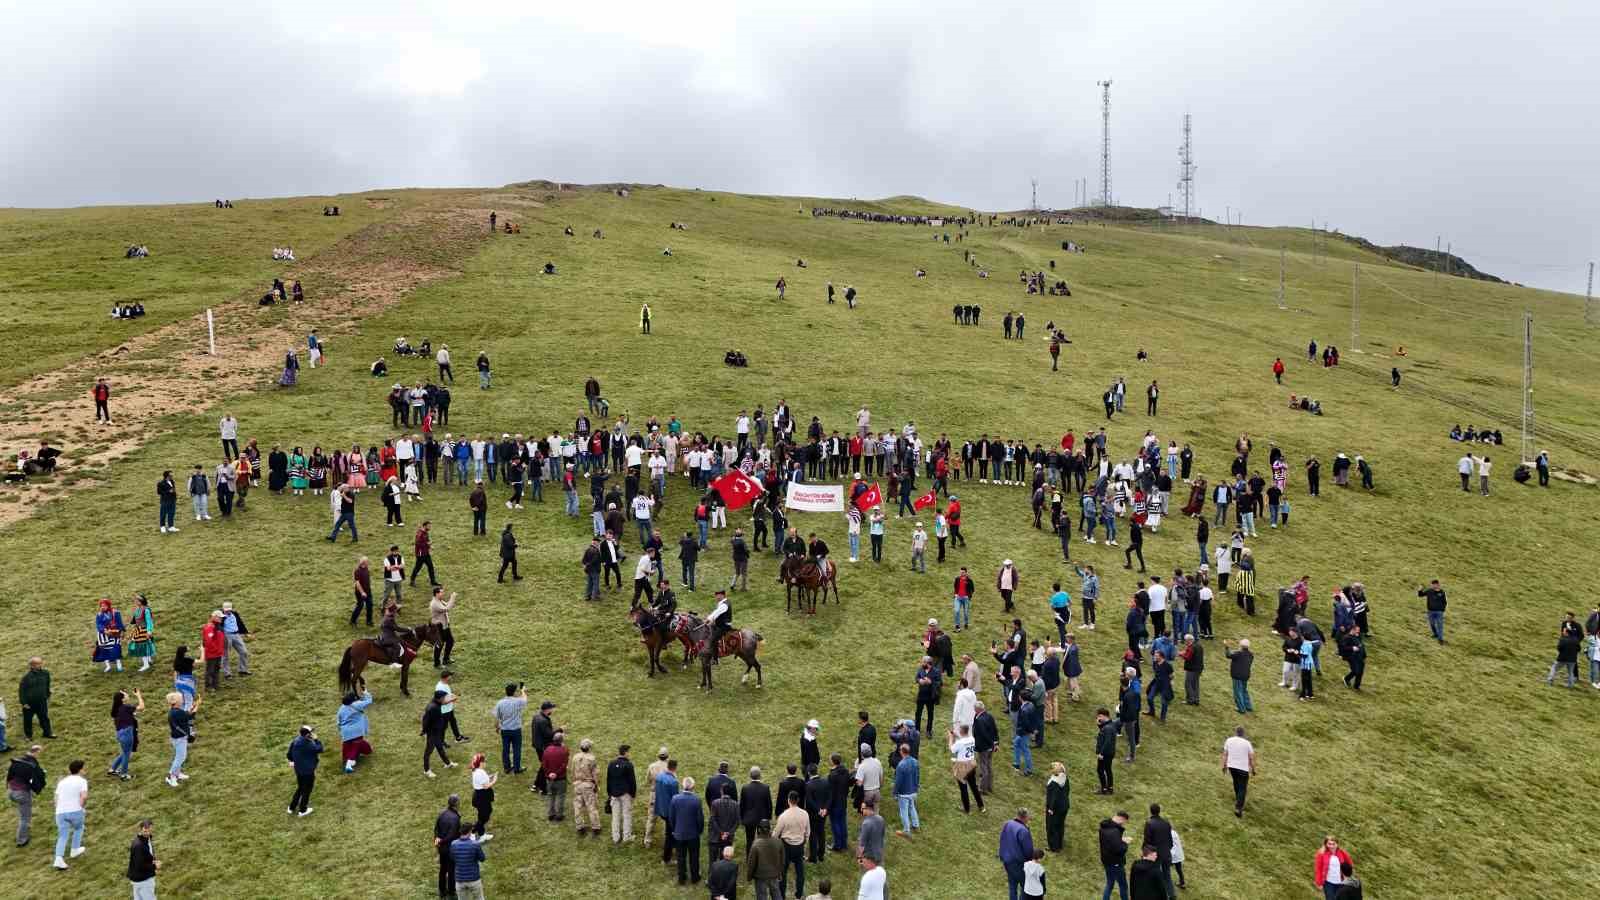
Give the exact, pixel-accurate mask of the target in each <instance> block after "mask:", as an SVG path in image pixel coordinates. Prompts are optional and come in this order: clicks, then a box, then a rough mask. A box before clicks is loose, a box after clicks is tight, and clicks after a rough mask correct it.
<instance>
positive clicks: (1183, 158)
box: [1178, 113, 1195, 222]
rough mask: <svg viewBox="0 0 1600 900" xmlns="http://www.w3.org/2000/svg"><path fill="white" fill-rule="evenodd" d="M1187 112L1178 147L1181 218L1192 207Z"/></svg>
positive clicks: (1190, 148) (1191, 172) (1186, 216)
mask: <svg viewBox="0 0 1600 900" xmlns="http://www.w3.org/2000/svg"><path fill="white" fill-rule="evenodd" d="M1189 120H1190V117H1189V114H1188V113H1184V114H1183V146H1181V147H1179V148H1178V194H1179V196H1181V197H1182V198H1183V219H1184V221H1186V222H1187V221H1188V220H1189V211H1190V210H1191V209H1192V208H1193V207H1194V170H1195V165H1194V147H1193V144H1192V143H1191V142H1190V133H1189Z"/></svg>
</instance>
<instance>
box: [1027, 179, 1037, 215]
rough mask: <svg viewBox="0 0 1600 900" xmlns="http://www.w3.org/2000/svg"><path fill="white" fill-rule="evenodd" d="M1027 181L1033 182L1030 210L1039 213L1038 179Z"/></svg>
mask: <svg viewBox="0 0 1600 900" xmlns="http://www.w3.org/2000/svg"><path fill="white" fill-rule="evenodd" d="M1029 181H1032V182H1033V206H1032V207H1030V208H1031V209H1032V210H1033V211H1034V212H1038V211H1039V179H1037V178H1030V179H1029Z"/></svg>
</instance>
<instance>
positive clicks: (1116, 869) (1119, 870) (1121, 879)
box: [1100, 863, 1128, 900]
mask: <svg viewBox="0 0 1600 900" xmlns="http://www.w3.org/2000/svg"><path fill="white" fill-rule="evenodd" d="M1112 885H1116V886H1117V896H1119V897H1121V898H1122V900H1128V872H1127V870H1126V869H1124V868H1123V866H1122V863H1113V864H1110V865H1107V866H1106V889H1105V892H1104V893H1102V894H1101V895H1100V900H1111V886H1112Z"/></svg>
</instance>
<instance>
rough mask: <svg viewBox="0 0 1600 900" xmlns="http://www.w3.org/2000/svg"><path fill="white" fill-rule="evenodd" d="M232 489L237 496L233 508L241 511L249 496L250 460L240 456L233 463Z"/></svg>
mask: <svg viewBox="0 0 1600 900" xmlns="http://www.w3.org/2000/svg"><path fill="white" fill-rule="evenodd" d="M233 489H234V491H235V492H236V493H237V494H238V499H236V500H234V501H233V507H234V509H239V510H242V509H244V505H245V500H247V499H248V498H249V496H250V460H248V459H245V458H244V457H242V456H241V457H239V458H238V459H235V460H234V461H233Z"/></svg>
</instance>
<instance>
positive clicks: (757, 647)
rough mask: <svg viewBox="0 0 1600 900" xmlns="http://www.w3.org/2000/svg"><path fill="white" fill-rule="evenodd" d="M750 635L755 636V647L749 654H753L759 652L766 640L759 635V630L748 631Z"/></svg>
mask: <svg viewBox="0 0 1600 900" xmlns="http://www.w3.org/2000/svg"><path fill="white" fill-rule="evenodd" d="M750 636H751V637H753V638H755V641H756V644H755V648H754V649H752V650H751V651H750V655H751V656H754V655H756V654H757V653H760V652H761V648H762V646H763V645H765V644H766V640H765V639H764V638H762V637H761V632H759V631H752V632H750Z"/></svg>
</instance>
